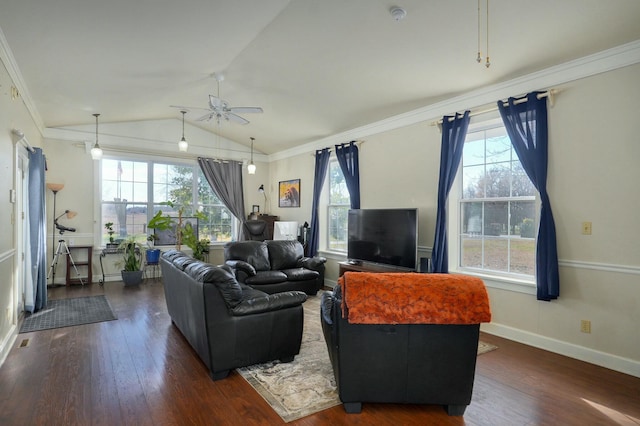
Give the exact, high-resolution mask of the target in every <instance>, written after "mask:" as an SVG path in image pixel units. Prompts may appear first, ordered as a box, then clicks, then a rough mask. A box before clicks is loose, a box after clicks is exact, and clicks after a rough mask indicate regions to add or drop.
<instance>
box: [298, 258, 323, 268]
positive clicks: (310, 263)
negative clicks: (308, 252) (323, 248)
mask: <svg viewBox="0 0 640 426" xmlns="http://www.w3.org/2000/svg"><path fill="white" fill-rule="evenodd" d="M326 261H327V258H326V257H321V256H316V257H303V258H302V259H300V266H303V267H305V268H307V269H313V270H314V271H318V270H319V269H321V267H322V266H323V265H324V264H325V263H326Z"/></svg>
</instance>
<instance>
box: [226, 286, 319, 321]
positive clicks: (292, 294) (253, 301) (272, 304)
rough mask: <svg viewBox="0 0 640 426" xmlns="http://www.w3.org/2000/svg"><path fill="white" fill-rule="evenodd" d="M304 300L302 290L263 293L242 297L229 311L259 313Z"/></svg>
mask: <svg viewBox="0 0 640 426" xmlns="http://www.w3.org/2000/svg"><path fill="white" fill-rule="evenodd" d="M305 300H307V295H306V294H305V293H304V292H302V291H283V292H281V293H275V294H266V293H263V296H257V297H255V296H254V297H251V298H247V299H243V301H242V302H241V303H240V304H239V305H238V306H236V307H235V308H233V309H232V311H231V312H232V313H233V315H234V316H243V315H250V314H259V313H262V312H270V311H276V310H279V309H285V308H289V307H291V306H298V305H300V304H301V303H303V302H304V301H305Z"/></svg>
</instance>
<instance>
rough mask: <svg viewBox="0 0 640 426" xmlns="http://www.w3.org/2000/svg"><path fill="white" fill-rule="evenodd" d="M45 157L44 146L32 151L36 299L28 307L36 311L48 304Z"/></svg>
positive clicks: (31, 211) (32, 251)
mask: <svg viewBox="0 0 640 426" xmlns="http://www.w3.org/2000/svg"><path fill="white" fill-rule="evenodd" d="M44 174H45V157H44V154H43V153H42V149H41V148H34V150H33V152H31V151H29V209H28V215H29V218H28V220H29V253H30V257H31V262H30V263H31V269H30V273H31V283H29V282H27V283H25V285H31V286H32V288H33V295H34V297H33V300H31V301H28V300H25V310H26V311H28V312H31V313H33V312H35V311H38V310H40V309H42V308H45V307H46V306H47V237H46V232H47V218H46V214H47V212H46V208H45V206H46V203H45V202H46V200H45V196H46V190H45V176H44Z"/></svg>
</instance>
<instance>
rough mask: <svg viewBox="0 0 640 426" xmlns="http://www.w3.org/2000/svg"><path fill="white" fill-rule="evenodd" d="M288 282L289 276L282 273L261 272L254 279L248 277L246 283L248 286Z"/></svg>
mask: <svg viewBox="0 0 640 426" xmlns="http://www.w3.org/2000/svg"><path fill="white" fill-rule="evenodd" d="M283 281H287V276H286V275H285V274H284V273H283V272H282V271H259V272H257V273H256V274H255V275H254V276H252V277H247V278H246V279H245V280H244V283H245V284H247V285H260V284H276V283H281V282H283Z"/></svg>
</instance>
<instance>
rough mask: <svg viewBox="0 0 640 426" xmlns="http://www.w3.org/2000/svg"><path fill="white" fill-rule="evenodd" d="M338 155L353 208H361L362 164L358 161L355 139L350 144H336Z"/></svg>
mask: <svg viewBox="0 0 640 426" xmlns="http://www.w3.org/2000/svg"><path fill="white" fill-rule="evenodd" d="M336 157H337V158H338V164H340V169H342V174H343V175H344V180H345V183H346V184H347V190H349V198H350V200H351V208H352V209H359V208H360V164H359V162H358V147H357V146H356V142H355V141H351V142H349V144H344V143H343V144H342V145H336Z"/></svg>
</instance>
